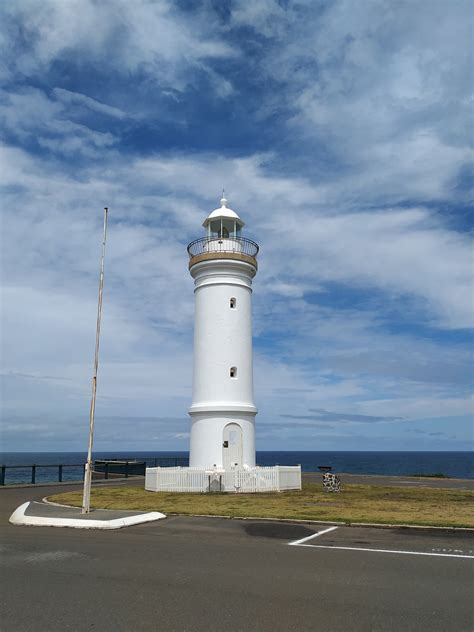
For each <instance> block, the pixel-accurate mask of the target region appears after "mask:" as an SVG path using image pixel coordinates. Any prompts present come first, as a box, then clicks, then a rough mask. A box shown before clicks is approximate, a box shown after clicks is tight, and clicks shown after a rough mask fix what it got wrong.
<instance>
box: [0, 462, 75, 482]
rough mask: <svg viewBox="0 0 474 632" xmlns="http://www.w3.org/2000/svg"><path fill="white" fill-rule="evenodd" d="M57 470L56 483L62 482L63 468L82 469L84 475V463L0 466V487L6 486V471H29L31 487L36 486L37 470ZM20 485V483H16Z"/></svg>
mask: <svg viewBox="0 0 474 632" xmlns="http://www.w3.org/2000/svg"><path fill="white" fill-rule="evenodd" d="M52 467H54V468H57V471H58V478H57V480H58V482H59V483H62V482H63V468H65V467H80V468H82V473H84V468H85V465H84V463H58V464H56V463H54V464H48V465H41V464H36V463H34V464H33V465H1V466H0V485H6V482H5V480H6V474H7V470H31V477H30V482H31V484H32V485H35V484H36V471H37V469H38V468H41V469H43V468H52ZM53 482H54V481H53ZM17 484H21V483H17Z"/></svg>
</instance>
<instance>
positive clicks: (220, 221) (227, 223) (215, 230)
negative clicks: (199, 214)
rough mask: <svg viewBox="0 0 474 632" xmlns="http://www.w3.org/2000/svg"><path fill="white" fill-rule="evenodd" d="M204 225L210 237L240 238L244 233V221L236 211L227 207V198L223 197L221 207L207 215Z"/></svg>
mask: <svg viewBox="0 0 474 632" xmlns="http://www.w3.org/2000/svg"><path fill="white" fill-rule="evenodd" d="M203 226H204V228H205V229H206V231H207V237H208V238H210V239H232V238H234V239H235V238H237V239H238V238H240V237H241V235H242V227H243V226H244V222H243V221H242V220H241V219H240V217H239V216H238V215H237V213H236V212H235V211H233V210H232V209H231V208H228V207H227V200H226V198H225V197H222V199H221V207H220V208H216V209H215V210H214V211H212V213H210V215H208V217H206V219H205V221H204V223H203Z"/></svg>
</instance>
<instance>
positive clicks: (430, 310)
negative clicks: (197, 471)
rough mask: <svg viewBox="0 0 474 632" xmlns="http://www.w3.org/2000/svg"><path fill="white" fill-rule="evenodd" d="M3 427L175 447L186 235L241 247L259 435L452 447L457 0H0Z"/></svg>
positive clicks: (28, 435) (183, 361) (466, 223)
mask: <svg viewBox="0 0 474 632" xmlns="http://www.w3.org/2000/svg"><path fill="white" fill-rule="evenodd" d="M0 12H1V15H0V22H1V25H2V26H1V27H0V28H1V33H0V49H1V55H0V58H1V60H2V61H1V64H2V65H1V66H0V77H1V85H2V86H3V87H2V90H1V95H0V116H1V121H2V122H1V128H2V143H3V149H2V157H1V171H2V173H1V179H2V183H1V184H2V220H1V221H2V224H1V233H2V264H1V271H2V366H1V383H2V387H1V393H2V403H1V406H2V408H1V411H2V433H1V440H2V448H3V450H11V451H76V450H77V451H79V450H81V451H82V450H86V448H87V435H88V418H89V402H90V391H91V378H92V367H93V355H94V344H95V321H96V309H97V286H98V269H99V259H100V249H101V241H102V221H103V207H104V206H108V207H109V209H110V210H109V228H108V236H107V252H106V261H105V288H104V308H103V320H102V335H101V351H100V353H101V355H100V367H99V377H98V400H97V409H96V434H95V444H94V447H95V449H97V450H121V451H127V450H143V451H155V450H187V449H188V442H189V417H188V414H187V409H188V407H189V405H190V402H191V389H192V346H193V300H194V296H193V281H192V279H191V277H190V275H189V273H188V269H187V263H188V255H187V251H186V246H187V244H188V243H189V242H190V241H192V240H193V239H196V238H198V237H201V236H202V235H203V229H202V227H201V224H202V222H203V220H204V218H205V217H206V216H207V215H208V214H209V212H210V211H211V210H213V209H214V208H216V206H218V200H219V198H220V197H221V192H222V189H223V188H225V191H226V197H227V198H228V199H229V205H230V206H231V207H232V208H234V209H235V210H236V211H237V212H238V213H239V215H240V216H241V217H242V218H243V219H244V221H245V222H246V227H245V236H246V237H249V238H251V239H254V240H255V241H257V242H258V243H259V245H260V253H259V271H258V274H257V277H256V278H255V280H254V294H253V325H254V382H255V394H256V403H257V406H258V408H259V414H258V415H257V449H259V450H469V449H472V446H473V444H472V439H473V432H472V413H473V404H472V395H471V393H472V377H473V373H472V366H473V364H472V361H473V344H472V343H473V338H472V325H473V322H472V321H473V318H472V317H473V286H472V270H473V266H472V264H473V259H472V246H471V236H472V214H471V208H472V172H473V171H472V165H473V150H472V143H473V127H472V126H473V118H472V115H473V111H472V94H471V91H472V77H473V54H472V35H473V24H474V18H473V8H472V4H471V2H470V1H469V0H466V1H464V0H450V1H449V2H447V1H445V0H409V1H408V0H399V1H398V2H393V0H361V1H360V2H354V1H353V0H331V1H329V0H298V1H296V0H295V1H290V0H280V1H277V0H253V1H252V2H248V1H247V0H229V1H226V0H201V1H193V0H174V1H171V0H169V1H168V0H159V1H150V0H113V1H112V0H100V1H99V0H68V1H67V2H66V1H65V0H41V2H40V1H39V0H14V1H13V0H7V1H6V2H2V3H0Z"/></svg>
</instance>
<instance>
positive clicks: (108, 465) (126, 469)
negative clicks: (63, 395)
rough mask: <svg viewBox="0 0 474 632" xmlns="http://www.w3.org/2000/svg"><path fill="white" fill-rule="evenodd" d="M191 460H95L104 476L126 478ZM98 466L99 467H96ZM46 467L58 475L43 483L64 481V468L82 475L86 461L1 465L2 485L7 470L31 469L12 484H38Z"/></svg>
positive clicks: (183, 463)
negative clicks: (155, 468)
mask: <svg viewBox="0 0 474 632" xmlns="http://www.w3.org/2000/svg"><path fill="white" fill-rule="evenodd" d="M188 462H189V460H188V459H187V458H185V457H149V458H146V457H145V458H144V459H142V460H140V461H137V460H136V459H115V460H114V459H111V460H102V459H97V460H96V461H95V462H94V472H100V473H103V474H104V478H105V479H108V478H109V474H122V475H123V476H124V477H125V478H128V477H129V476H140V475H141V476H143V475H144V474H145V469H146V467H152V466H153V467H157V466H161V467H179V466H186V465H187V464H188ZM96 466H97V469H96ZM138 466H140V467H141V468H142V469H143V471H141V472H138V471H137V469H140V468H139V467H138ZM44 468H49V469H51V468H56V470H57V477H55V478H54V479H51V478H50V479H48V481H44V480H42V481H39V482H41V483H44V482H49V483H54V482H56V481H57V482H59V483H62V482H63V474H64V469H66V470H67V469H69V468H76V469H77V468H81V476H82V477H83V476H84V469H85V464H84V463H53V464H45V465H43V464H37V463H34V464H29V465H0V487H1V486H4V485H8V484H9V483H8V481H7V470H30V475H29V476H28V477H27V478H26V480H23V481H18V480H17V481H14V482H12V483H11V484H12V485H22V484H24V485H27V484H31V485H36V483H37V474H38V470H43V469H44ZM80 480H81V479H69V481H68V482H76V481H80Z"/></svg>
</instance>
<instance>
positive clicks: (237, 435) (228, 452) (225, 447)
mask: <svg viewBox="0 0 474 632" xmlns="http://www.w3.org/2000/svg"><path fill="white" fill-rule="evenodd" d="M222 465H223V466H224V469H225V470H234V469H235V468H237V467H242V428H241V427H240V426H239V424H227V426H225V428H224V436H223V443H222Z"/></svg>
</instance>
